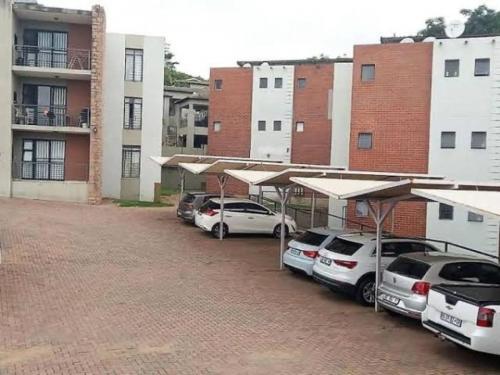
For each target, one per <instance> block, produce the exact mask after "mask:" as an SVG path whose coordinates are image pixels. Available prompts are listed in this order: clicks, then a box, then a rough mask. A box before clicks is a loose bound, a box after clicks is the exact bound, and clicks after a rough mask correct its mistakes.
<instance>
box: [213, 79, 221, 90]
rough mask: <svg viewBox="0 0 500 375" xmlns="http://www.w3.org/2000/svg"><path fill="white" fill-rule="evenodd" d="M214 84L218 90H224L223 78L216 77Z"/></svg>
mask: <svg viewBox="0 0 500 375" xmlns="http://www.w3.org/2000/svg"><path fill="white" fill-rule="evenodd" d="M214 86H215V89H216V90H222V79H216V80H215V82H214Z"/></svg>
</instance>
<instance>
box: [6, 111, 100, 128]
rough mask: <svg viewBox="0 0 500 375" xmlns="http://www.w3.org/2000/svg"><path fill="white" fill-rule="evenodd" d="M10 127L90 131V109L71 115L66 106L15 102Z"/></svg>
mask: <svg viewBox="0 0 500 375" xmlns="http://www.w3.org/2000/svg"><path fill="white" fill-rule="evenodd" d="M12 117H13V118H12V129H13V130H24V131H41V132H47V131H48V132H61V133H90V110H89V109H88V108H83V109H82V110H81V112H80V113H79V114H78V115H76V116H75V115H71V114H70V113H69V112H68V108H67V107H66V106H60V105H59V106H56V105H53V106H42V105H35V104H33V105H32V104H17V105H14V106H13V111H12Z"/></svg>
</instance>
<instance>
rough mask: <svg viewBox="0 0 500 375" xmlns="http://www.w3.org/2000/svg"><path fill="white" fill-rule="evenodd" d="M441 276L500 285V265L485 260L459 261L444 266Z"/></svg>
mask: <svg viewBox="0 0 500 375" xmlns="http://www.w3.org/2000/svg"><path fill="white" fill-rule="evenodd" d="M439 276H440V277H442V278H443V279H446V280H449V281H463V282H476V283H483V284H498V285H500V267H498V266H496V265H494V264H491V263H485V262H457V263H450V264H447V265H445V266H444V267H443V269H442V270H441V272H440V273H439Z"/></svg>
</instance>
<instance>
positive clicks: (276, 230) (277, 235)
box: [273, 224, 289, 238]
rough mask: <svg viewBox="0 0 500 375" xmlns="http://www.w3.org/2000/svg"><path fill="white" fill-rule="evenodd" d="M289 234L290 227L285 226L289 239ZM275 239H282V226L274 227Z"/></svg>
mask: <svg viewBox="0 0 500 375" xmlns="http://www.w3.org/2000/svg"><path fill="white" fill-rule="evenodd" d="M288 234H289V231H288V225H285V237H288ZM273 237H274V238H281V224H278V225H276V226H275V227H274V230H273Z"/></svg>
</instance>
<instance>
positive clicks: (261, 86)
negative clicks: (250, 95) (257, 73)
mask: <svg viewBox="0 0 500 375" xmlns="http://www.w3.org/2000/svg"><path fill="white" fill-rule="evenodd" d="M268 81H269V80H268V79H267V77H260V78H259V89H267V88H268V87H269V82H268Z"/></svg>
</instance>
